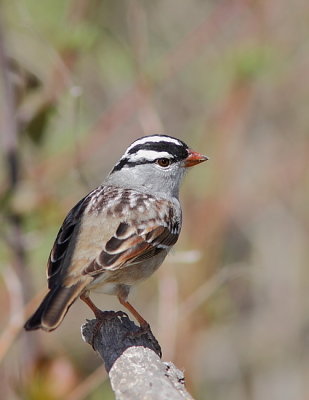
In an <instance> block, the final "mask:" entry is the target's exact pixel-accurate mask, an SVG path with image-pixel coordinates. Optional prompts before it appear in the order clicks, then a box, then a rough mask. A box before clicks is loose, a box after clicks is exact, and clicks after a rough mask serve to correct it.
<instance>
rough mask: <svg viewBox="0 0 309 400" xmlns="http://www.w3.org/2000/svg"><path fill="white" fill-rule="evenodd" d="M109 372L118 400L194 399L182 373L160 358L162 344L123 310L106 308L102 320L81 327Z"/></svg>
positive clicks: (89, 322) (88, 322)
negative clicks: (108, 309) (121, 311)
mask: <svg viewBox="0 0 309 400" xmlns="http://www.w3.org/2000/svg"><path fill="white" fill-rule="evenodd" d="M81 331H82V337H83V339H84V341H85V342H87V343H89V344H91V345H92V347H93V348H94V350H95V351H96V352H97V353H98V354H99V356H100V357H101V358H102V360H103V362H104V365H105V368H106V370H107V372H108V373H109V377H110V381H111V386H112V389H113V390H114V392H115V396H116V399H117V400H130V399H132V400H133V399H134V400H138V399H156V400H161V399H170V400H178V399H179V400H180V399H188V400H193V399H192V397H191V395H190V394H189V393H188V392H187V391H186V389H185V386H184V374H183V373H182V372H181V371H180V370H178V369H177V368H176V367H175V366H174V364H172V363H169V362H168V363H167V362H162V361H161V359H160V357H161V348H160V345H159V343H158V341H157V340H156V338H155V337H154V335H153V334H152V332H151V330H149V331H140V328H139V327H138V326H136V325H135V324H134V323H133V322H132V321H131V320H130V319H129V318H128V316H127V315H126V314H124V313H123V314H121V315H119V313H113V312H108V313H107V314H106V318H105V319H104V320H103V321H98V320H91V321H87V322H86V323H85V324H84V325H82V328H81Z"/></svg>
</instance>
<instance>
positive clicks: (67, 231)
mask: <svg viewBox="0 0 309 400" xmlns="http://www.w3.org/2000/svg"><path fill="white" fill-rule="evenodd" d="M89 201H90V196H89V195H87V196H86V197H84V198H83V199H81V200H80V201H79V202H78V203H77V204H76V205H75V206H74V207H73V208H72V210H71V211H70V212H69V213H68V215H67V217H66V218H65V220H64V221H63V224H62V226H61V228H60V230H59V232H58V235H57V237H56V240H55V242H54V245H53V248H52V250H51V252H50V255H49V259H48V262H47V277H48V287H49V289H52V288H53V287H54V286H55V285H56V284H58V283H59V282H58V280H59V274H60V271H61V267H62V264H63V260H64V259H65V257H66V255H67V250H68V248H69V246H70V244H72V243H71V239H72V237H73V236H74V235H76V234H77V233H78V232H77V231H78V226H79V222H80V220H81V217H82V214H83V212H84V210H85V208H86V207H87V204H88V203H89Z"/></svg>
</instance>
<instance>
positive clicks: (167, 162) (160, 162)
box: [156, 158, 171, 168]
mask: <svg viewBox="0 0 309 400" xmlns="http://www.w3.org/2000/svg"><path fill="white" fill-rule="evenodd" d="M156 163H157V164H158V165H160V167H163V168H166V167H168V166H169V165H170V164H171V160H169V159H168V158H158V159H157V160H156Z"/></svg>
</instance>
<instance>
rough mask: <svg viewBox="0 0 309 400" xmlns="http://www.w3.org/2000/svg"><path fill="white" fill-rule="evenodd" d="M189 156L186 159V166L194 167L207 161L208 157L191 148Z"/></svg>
mask: <svg viewBox="0 0 309 400" xmlns="http://www.w3.org/2000/svg"><path fill="white" fill-rule="evenodd" d="M188 153H189V155H188V157H187V158H186V159H185V161H184V163H185V168H188V167H193V165H196V164H199V163H201V162H204V161H207V160H208V157H206V156H203V154H200V153H197V152H196V151H193V150H191V149H189V150H188Z"/></svg>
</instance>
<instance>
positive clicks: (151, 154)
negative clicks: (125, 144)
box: [129, 150, 172, 162]
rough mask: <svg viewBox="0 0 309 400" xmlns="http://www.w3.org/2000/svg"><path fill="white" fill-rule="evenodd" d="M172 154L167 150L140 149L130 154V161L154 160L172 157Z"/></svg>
mask: <svg viewBox="0 0 309 400" xmlns="http://www.w3.org/2000/svg"><path fill="white" fill-rule="evenodd" d="M171 156H172V155H171V154H170V153H168V152H167V151H154V150H138V151H137V152H136V153H133V154H130V156H129V161H130V162H131V161H133V162H134V161H139V160H149V161H154V160H155V159H157V158H171Z"/></svg>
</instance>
